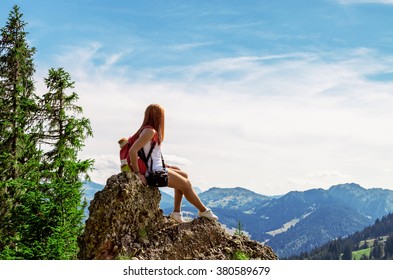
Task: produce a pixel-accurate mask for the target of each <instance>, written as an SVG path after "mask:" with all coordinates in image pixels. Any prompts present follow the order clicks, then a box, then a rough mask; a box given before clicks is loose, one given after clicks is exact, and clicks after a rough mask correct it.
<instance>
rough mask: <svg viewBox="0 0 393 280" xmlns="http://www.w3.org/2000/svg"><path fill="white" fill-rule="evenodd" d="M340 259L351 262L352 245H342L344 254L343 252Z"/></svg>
mask: <svg viewBox="0 0 393 280" xmlns="http://www.w3.org/2000/svg"><path fill="white" fill-rule="evenodd" d="M341 259H343V260H352V244H351V243H346V244H345V245H344V252H343V255H342V257H341Z"/></svg>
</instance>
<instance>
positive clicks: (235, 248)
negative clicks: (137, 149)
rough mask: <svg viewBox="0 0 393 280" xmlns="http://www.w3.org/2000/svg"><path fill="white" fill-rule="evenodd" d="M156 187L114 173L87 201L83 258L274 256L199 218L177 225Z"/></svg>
mask: <svg viewBox="0 0 393 280" xmlns="http://www.w3.org/2000/svg"><path fill="white" fill-rule="evenodd" d="M160 198H161V194H160V192H159V190H158V189H156V188H151V187H146V186H144V185H142V184H141V183H140V182H139V179H137V177H135V176H134V175H133V174H131V173H127V172H122V173H120V174H118V175H113V176H112V177H110V178H109V179H108V181H107V184H106V186H105V188H104V189H103V190H102V191H99V192H97V193H96V194H95V196H94V199H93V200H92V201H91V203H90V207H89V212H90V215H89V218H88V219H87V221H86V227H85V231H84V234H83V236H82V237H81V239H80V240H79V244H80V254H79V257H80V258H81V259H117V258H130V259H147V260H152V259H154V260H159V259H167V260H168V259H179V260H180V259H216V260H225V259H233V258H238V257H239V256H242V257H247V258H250V259H277V256H276V255H275V254H274V252H273V251H272V250H271V248H270V247H267V246H263V245H262V244H261V243H258V242H256V241H252V240H249V239H248V238H247V237H244V236H238V235H230V234H228V233H227V232H225V230H224V229H223V228H222V227H221V225H220V224H219V223H218V222H213V221H209V220H207V219H203V218H197V219H194V220H193V221H191V222H188V223H184V224H176V223H174V222H173V221H172V220H170V219H169V218H168V217H166V216H164V215H163V212H162V210H161V209H160V207H159V203H160Z"/></svg>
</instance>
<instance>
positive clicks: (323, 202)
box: [85, 182, 393, 258]
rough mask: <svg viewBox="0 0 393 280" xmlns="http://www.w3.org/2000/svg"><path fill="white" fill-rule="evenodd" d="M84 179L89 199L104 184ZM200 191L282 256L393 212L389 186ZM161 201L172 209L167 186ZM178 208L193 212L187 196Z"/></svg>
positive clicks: (234, 225)
mask: <svg viewBox="0 0 393 280" xmlns="http://www.w3.org/2000/svg"><path fill="white" fill-rule="evenodd" d="M85 185H86V190H85V193H86V198H87V200H88V201H89V199H91V198H92V197H93V193H94V191H97V190H100V189H102V187H103V186H101V185H99V184H95V183H92V182H86V183H85ZM97 188H99V189H97ZM199 197H200V198H201V200H202V201H203V202H204V203H205V204H206V205H207V206H208V207H209V208H211V209H212V210H213V211H214V213H215V214H217V215H218V216H219V218H220V220H219V221H220V223H222V224H223V225H225V227H226V228H227V229H228V230H229V231H231V230H232V231H233V230H235V229H239V226H240V227H241V230H242V231H243V232H244V233H245V234H247V235H249V236H250V237H251V238H252V239H254V240H257V241H260V242H263V243H265V244H266V245H269V246H271V247H272V248H273V250H274V251H275V253H276V254H277V255H278V256H279V257H281V258H286V257H290V256H292V255H298V254H300V253H302V252H308V251H310V250H312V249H313V248H315V247H317V246H320V245H322V244H324V243H326V242H328V241H329V240H333V239H335V238H338V237H345V236H348V235H350V234H352V233H354V232H356V231H358V230H361V229H363V228H365V227H367V226H369V225H371V224H372V223H374V221H375V220H376V219H377V218H380V217H382V216H384V215H387V214H389V213H390V212H393V191H391V190H386V189H379V188H373V189H365V188H363V187H361V186H360V185H358V184H355V183H350V184H340V185H335V186H332V187H330V188H329V189H328V190H324V189H310V190H307V191H291V192H289V193H287V194H285V195H283V196H274V197H272V196H265V195H261V194H258V193H255V192H252V191H250V190H248V189H246V188H241V187H236V188H215V187H213V188H211V189H209V190H207V191H205V192H201V193H199ZM160 207H161V209H162V210H163V211H164V213H165V214H167V215H169V214H170V213H171V211H172V210H173V197H172V196H171V195H170V194H168V193H167V192H163V191H162V192H161V202H160ZM182 211H183V215H184V216H185V217H186V219H192V218H194V217H195V215H196V213H197V210H196V209H195V207H193V206H192V205H190V204H189V203H188V202H187V201H186V200H185V199H184V200H183V203H182Z"/></svg>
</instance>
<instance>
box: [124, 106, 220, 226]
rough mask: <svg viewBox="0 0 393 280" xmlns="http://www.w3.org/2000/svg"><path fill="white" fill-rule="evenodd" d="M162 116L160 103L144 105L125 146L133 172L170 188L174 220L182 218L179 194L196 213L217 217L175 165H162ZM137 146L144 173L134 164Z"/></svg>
mask: <svg viewBox="0 0 393 280" xmlns="http://www.w3.org/2000/svg"><path fill="white" fill-rule="evenodd" d="M164 119H165V118H164V109H163V108H162V107H161V106H160V105H158V104H151V105H149V106H148V107H147V108H146V111H145V118H144V120H143V123H142V125H141V127H140V129H139V130H138V131H137V134H139V138H138V139H137V140H136V141H135V142H134V144H133V145H132V146H131V148H130V150H129V156H130V160H131V167H132V170H133V172H134V173H135V174H136V175H137V176H138V177H139V178H140V179H141V181H142V183H143V184H145V185H149V186H155V187H165V186H168V187H171V188H174V210H173V212H172V213H171V215H170V217H171V218H172V219H174V220H175V221H177V222H179V223H182V222H184V221H183V219H182V215H181V211H180V207H181V201H182V198H183V195H184V196H185V198H186V199H187V200H188V201H189V202H190V203H191V204H192V205H194V206H195V207H196V208H197V209H198V210H199V212H198V216H199V217H204V218H208V219H210V220H214V221H215V220H218V217H217V216H216V215H214V214H213V212H212V211H211V210H210V209H208V208H206V206H205V205H204V204H203V203H202V202H201V200H200V199H199V197H198V195H197V193H196V192H195V190H194V189H193V187H192V185H191V182H190V181H189V180H188V176H187V174H186V173H185V172H183V171H181V170H180V169H178V168H176V167H170V166H167V165H165V163H164V160H163V157H162V154H161V144H162V142H163V141H164V123H165V122H164ZM140 149H143V151H144V153H145V155H146V156H147V157H148V159H149V160H148V162H147V172H146V174H141V173H140V170H139V166H138V151H139V150H140ZM145 176H146V177H145Z"/></svg>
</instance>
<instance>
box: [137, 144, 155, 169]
mask: <svg viewBox="0 0 393 280" xmlns="http://www.w3.org/2000/svg"><path fill="white" fill-rule="evenodd" d="M155 146H156V142H155V141H152V142H151V144H150V150H149V153H148V154H147V156H146V155H145V151H144V150H143V148H141V149H140V150H139V151H138V156H139V157H140V158H141V160H142V161H143V162H144V163H145V165H146V167H147V166H149V164H148V162H149V159H150V158H151V154H152V152H153V150H154V147H155ZM152 165H153V164H152V163H151V164H150V171H152Z"/></svg>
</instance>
